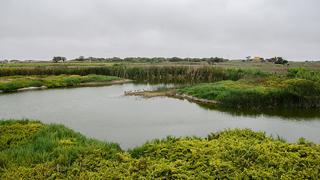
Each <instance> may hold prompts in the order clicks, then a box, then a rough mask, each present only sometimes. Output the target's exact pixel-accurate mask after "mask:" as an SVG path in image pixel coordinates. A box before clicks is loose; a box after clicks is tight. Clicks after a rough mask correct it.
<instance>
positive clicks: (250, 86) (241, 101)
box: [178, 77, 320, 109]
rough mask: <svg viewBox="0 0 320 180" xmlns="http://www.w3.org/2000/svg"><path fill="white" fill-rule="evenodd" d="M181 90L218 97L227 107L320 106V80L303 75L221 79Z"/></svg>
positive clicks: (205, 97)
mask: <svg viewBox="0 0 320 180" xmlns="http://www.w3.org/2000/svg"><path fill="white" fill-rule="evenodd" d="M178 92H179V93H182V94H187V95H191V96H194V97H197V98H202V99H208V100H216V101H218V102H219V104H220V105H221V106H225V107H239V108H242V107H250V108H257V109H259V108H260V109H261V108H280V107H282V108H319V107H320V83H319V82H316V81H311V80H307V79H300V78H284V77H282V78H281V77H268V78H254V79H242V80H238V81H220V82H216V83H203V84H197V85H194V86H189V87H185V88H182V89H179V90H178Z"/></svg>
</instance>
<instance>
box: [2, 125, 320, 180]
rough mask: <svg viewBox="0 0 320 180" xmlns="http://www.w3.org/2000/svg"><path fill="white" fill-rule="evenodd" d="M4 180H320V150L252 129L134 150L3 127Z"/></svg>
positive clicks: (56, 129)
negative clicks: (263, 179)
mask: <svg viewBox="0 0 320 180" xmlns="http://www.w3.org/2000/svg"><path fill="white" fill-rule="evenodd" d="M0 133H1V136H0V148H1V149H0V179H48V178H51V179H54V178H66V179H122V178H125V179H138V178H147V179H154V178H162V179H207V178H219V179H223V178H226V179H250V178H251V179H252V178H254V179H261V178H269V179H319V178H320V166H319V165H320V146H319V145H316V144H313V143H311V142H308V141H306V140H305V139H303V138H301V139H299V141H298V143H287V142H285V141H283V140H281V139H274V138H271V137H268V136H266V135H265V133H262V132H253V131H251V130H248V129H243V130H240V129H234V130H225V131H222V132H219V133H215V134H210V135H209V136H208V137H207V138H197V137H189V138H175V137H168V138H166V139H163V140H154V141H151V142H147V143H146V144H144V145H142V146H140V147H137V148H135V149H133V150H129V151H123V150H121V149H120V148H119V146H118V145H117V144H113V143H104V142H101V141H97V140H93V139H88V138H85V137H84V136H82V135H81V134H79V133H76V132H74V131H72V130H70V129H68V128H66V127H64V126H62V125H54V124H52V125H45V124H42V123H40V122H36V121H13V120H11V121H0Z"/></svg>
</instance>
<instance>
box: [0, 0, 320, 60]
mask: <svg viewBox="0 0 320 180" xmlns="http://www.w3.org/2000/svg"><path fill="white" fill-rule="evenodd" d="M57 55H60V56H66V57H67V58H74V57H78V56H80V55H83V56H94V57H113V56H118V57H128V56H130V57H132V56H140V57H142V56H143V57H153V56H163V57H172V56H179V57H211V56H219V57H225V58H244V57H246V56H249V55H251V56H263V57H270V56H283V57H285V58H288V59H290V60H312V59H313V60H319V59H320V0H0V59H15V58H17V59H51V58H52V56H57Z"/></svg>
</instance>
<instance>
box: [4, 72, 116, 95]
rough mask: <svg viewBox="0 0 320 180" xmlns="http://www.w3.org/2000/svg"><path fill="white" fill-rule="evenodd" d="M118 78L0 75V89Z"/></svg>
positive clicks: (52, 86)
mask: <svg viewBox="0 0 320 180" xmlns="http://www.w3.org/2000/svg"><path fill="white" fill-rule="evenodd" d="M120 79H121V78H118V77H115V76H103V75H87V76H80V75H59V76H5V77H0V90H1V91H4V92H11V91H16V90H18V89H20V88H26V87H41V86H45V87H47V88H59V87H74V86H80V85H82V84H84V83H93V82H111V81H115V80H120Z"/></svg>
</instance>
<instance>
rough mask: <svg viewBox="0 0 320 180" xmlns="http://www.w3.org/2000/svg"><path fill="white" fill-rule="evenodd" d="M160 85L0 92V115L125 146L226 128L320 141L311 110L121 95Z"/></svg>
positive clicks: (317, 123) (319, 125) (316, 118)
mask: <svg viewBox="0 0 320 180" xmlns="http://www.w3.org/2000/svg"><path fill="white" fill-rule="evenodd" d="M159 86H161V85H146V84H142V85H141V84H140V85H139V84H123V85H112V86H104V87H85V88H73V89H52V90H44V91H29V92H22V93H14V94H2V95H0V119H10V118H11V119H22V118H28V119H36V120H41V121H42V122H44V123H59V124H64V125H65V126H67V127H69V128H71V129H74V130H75V131H78V132H81V133H82V134H84V135H86V136H88V137H93V138H97V139H100V140H104V141H110V142H117V143H119V144H120V145H121V147H122V148H124V149H127V148H133V147H135V146H138V145H141V144H143V143H144V142H146V141H148V140H152V139H155V138H164V137H166V136H168V135H174V136H193V135H196V136H203V137H205V136H206V135H208V134H209V133H210V132H216V131H220V130H223V129H226V128H251V129H253V130H262V131H265V132H266V133H267V134H268V135H273V136H278V135H279V136H281V137H283V138H284V139H286V140H288V141H291V142H294V141H296V140H297V139H298V138H299V137H305V138H306V139H308V140H311V141H313V142H316V143H320V118H319V116H317V115H314V113H311V112H310V114H308V112H306V113H305V116H304V115H302V116H301V114H298V115H297V116H294V115H293V116H286V115H282V114H281V113H280V115H275V114H273V113H258V114H257V113H237V112H230V111H226V110H223V111H221V110H214V109H212V108H208V107H201V106H199V105H197V104H195V103H190V102H188V101H186V100H177V99H172V98H167V97H157V98H150V99H145V98H142V97H132V96H130V97H128V96H124V91H129V90H142V89H144V90H147V89H155V88H157V87H159ZM285 114H287V113H285ZM289 114H290V113H289Z"/></svg>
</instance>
